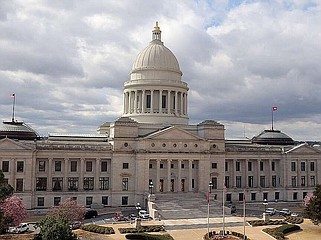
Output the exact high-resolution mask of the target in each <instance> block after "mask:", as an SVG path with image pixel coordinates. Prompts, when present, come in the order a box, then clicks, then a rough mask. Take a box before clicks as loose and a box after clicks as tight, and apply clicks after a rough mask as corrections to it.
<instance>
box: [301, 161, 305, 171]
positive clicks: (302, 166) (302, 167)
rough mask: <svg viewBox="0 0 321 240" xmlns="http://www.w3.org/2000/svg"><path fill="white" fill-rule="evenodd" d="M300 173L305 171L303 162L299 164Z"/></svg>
mask: <svg viewBox="0 0 321 240" xmlns="http://www.w3.org/2000/svg"><path fill="white" fill-rule="evenodd" d="M301 171H302V172H304V171H305V162H301Z"/></svg>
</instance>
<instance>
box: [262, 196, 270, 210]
mask: <svg viewBox="0 0 321 240" xmlns="http://www.w3.org/2000/svg"><path fill="white" fill-rule="evenodd" d="M263 205H264V212H265V211H266V206H267V205H269V203H268V201H267V200H266V199H264V200H263Z"/></svg>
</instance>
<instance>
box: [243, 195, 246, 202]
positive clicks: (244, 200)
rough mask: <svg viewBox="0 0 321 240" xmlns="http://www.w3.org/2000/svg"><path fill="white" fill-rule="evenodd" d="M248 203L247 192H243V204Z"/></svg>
mask: <svg viewBox="0 0 321 240" xmlns="http://www.w3.org/2000/svg"><path fill="white" fill-rule="evenodd" d="M245 203H246V199H245V193H243V204H245Z"/></svg>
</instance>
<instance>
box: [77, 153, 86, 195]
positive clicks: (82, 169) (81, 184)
mask: <svg viewBox="0 0 321 240" xmlns="http://www.w3.org/2000/svg"><path fill="white" fill-rule="evenodd" d="M84 172H85V159H84V158H81V159H80V176H79V182H78V184H79V188H78V191H83V190H84Z"/></svg>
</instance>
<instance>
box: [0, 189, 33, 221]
mask: <svg viewBox="0 0 321 240" xmlns="http://www.w3.org/2000/svg"><path fill="white" fill-rule="evenodd" d="M0 210H1V212H2V213H3V216H4V218H5V224H6V225H7V226H10V225H11V226H14V225H18V224H19V223H21V221H22V220H23V219H24V218H25V217H26V216H27V212H26V209H25V205H24V204H23V202H22V200H21V199H20V198H19V197H18V196H15V195H13V196H11V197H8V198H6V199H5V200H3V201H2V202H1V203H0Z"/></svg>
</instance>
